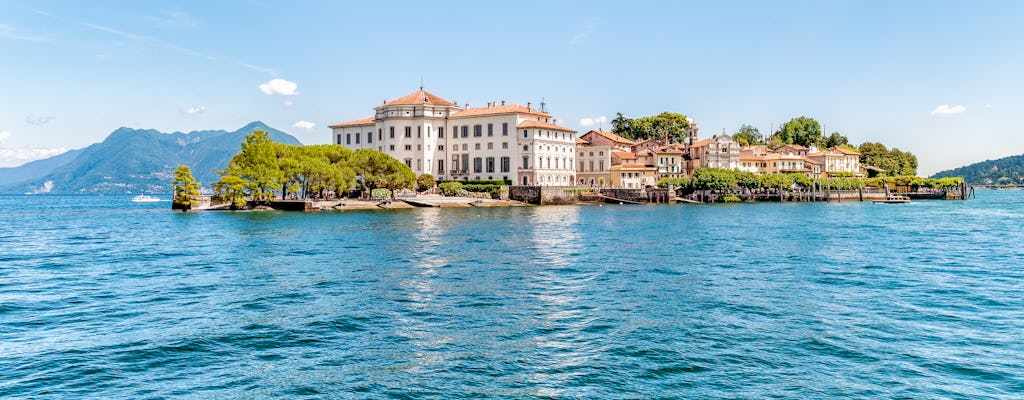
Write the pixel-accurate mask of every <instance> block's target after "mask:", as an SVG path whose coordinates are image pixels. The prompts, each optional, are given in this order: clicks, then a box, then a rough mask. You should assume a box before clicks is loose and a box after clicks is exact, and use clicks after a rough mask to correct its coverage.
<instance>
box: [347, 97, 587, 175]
mask: <svg viewBox="0 0 1024 400" xmlns="http://www.w3.org/2000/svg"><path fill="white" fill-rule="evenodd" d="M374 111H375V114H374V116H373V117H370V118H363V119H358V120H354V121H349V122H343V123H340V124H336V125H331V126H330V128H331V134H332V136H333V142H334V143H335V144H339V145H342V146H345V147H347V148H350V149H356V150H358V149H373V150H379V151H381V152H384V153H386V154H388V155H390V156H392V157H394V158H396V159H398V160H402V161H404V162H405V163H406V165H408V166H409V167H410V168H411V169H412V170H413V172H415V173H416V174H417V175H419V174H424V173H426V174H431V175H433V176H434V177H435V178H437V179H439V180H480V179H486V180H493V179H504V180H509V181H512V182H513V184H516V185H540V186H569V185H572V184H573V182H574V181H575V176H576V167H575V165H576V162H575V154H576V152H575V149H576V142H575V139H576V131H574V130H572V129H569V128H566V127H564V126H560V125H558V124H557V120H555V119H553V118H551V115H550V114H549V113H547V112H546V111H544V110H539V109H536V108H533V107H532V105H531V104H530V103H527V105H526V106H523V105H520V104H505V102H504V101H502V102H501V103H500V104H498V103H497V102H495V103H488V104H487V105H486V106H485V107H475V108H469V106H468V105H467V106H466V107H465V108H463V107H459V106H458V105H457V104H455V103H453V102H450V101H448V100H445V99H443V98H441V97H438V96H436V95H434V94H432V93H430V92H427V91H425V90H423V89H422V88H420V90H418V91H415V92H413V93H410V94H408V95H406V96H404V97H401V98H399V99H396V100H392V101H385V102H384V103H383V104H381V105H379V106H377V107H376V108H374Z"/></svg>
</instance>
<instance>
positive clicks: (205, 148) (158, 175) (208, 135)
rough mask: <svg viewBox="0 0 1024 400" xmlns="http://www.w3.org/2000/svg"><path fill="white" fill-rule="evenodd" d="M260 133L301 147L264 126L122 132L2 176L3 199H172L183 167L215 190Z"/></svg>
mask: <svg viewBox="0 0 1024 400" xmlns="http://www.w3.org/2000/svg"><path fill="white" fill-rule="evenodd" d="M256 129H259V130H265V131H267V132H268V133H269V134H270V138H271V139H272V140H274V141H276V142H280V143H286V144H301V143H300V142H299V141H298V139H296V138H295V137H293V136H291V135H289V134H287V133H284V132H282V131H279V130H277V129H274V128H271V127H269V126H267V125H266V124H264V123H262V122H259V121H257V122H252V123H249V124H248V125H246V126H244V127H242V128H241V129H238V130H236V131H234V132H228V131H223V130H204V131H195V132H189V133H182V132H173V133H162V132H159V131H157V130H153V129H131V128H119V129H117V130H114V131H113V132H111V133H110V135H108V136H107V138H106V139H104V140H103V142H101V143H96V144H93V145H90V146H88V147H86V148H84V149H80V150H72V151H70V152H67V153H64V154H61V155H58V156H54V157H51V158H48V159H45V160H38V161H33V162H31V163H28V164H25V165H23V166H20V167H15V168H7V169H6V171H5V170H0V193H19V194H20V193H32V192H45V193H103V194H125V193H170V191H171V178H172V177H173V171H174V169H175V168H177V166H178V165H181V164H184V165H188V166H190V167H191V168H192V173H193V175H195V177H196V179H197V180H198V181H200V182H202V183H203V186H205V187H210V184H211V183H213V182H215V181H217V180H218V179H220V177H219V176H218V175H217V173H216V171H215V170H216V169H223V168H224V167H225V166H227V163H228V161H229V160H230V159H231V156H233V155H235V153H238V151H240V150H241V149H242V147H241V143H242V142H243V141H245V135H246V134H249V133H251V132H252V131H253V130H256Z"/></svg>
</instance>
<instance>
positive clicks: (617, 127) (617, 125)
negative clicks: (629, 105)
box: [612, 113, 633, 136]
mask: <svg viewBox="0 0 1024 400" xmlns="http://www.w3.org/2000/svg"><path fill="white" fill-rule="evenodd" d="M631 122H633V120H632V119H629V118H626V116H625V115H622V113H615V119H613V120H612V133H614V134H616V135H619V136H622V135H623V134H630V132H629V130H630V123H631Z"/></svg>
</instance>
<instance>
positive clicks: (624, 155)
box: [612, 151, 636, 160]
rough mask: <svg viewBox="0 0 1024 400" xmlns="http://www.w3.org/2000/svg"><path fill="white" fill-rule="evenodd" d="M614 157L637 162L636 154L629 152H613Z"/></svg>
mask: <svg viewBox="0 0 1024 400" xmlns="http://www.w3.org/2000/svg"><path fill="white" fill-rule="evenodd" d="M612 155H613V156H615V157H618V158H620V159H623V160H636V154H633V153H630V152H628V151H613V152H612Z"/></svg>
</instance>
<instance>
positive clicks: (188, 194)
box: [171, 165, 201, 211]
mask: <svg viewBox="0 0 1024 400" xmlns="http://www.w3.org/2000/svg"><path fill="white" fill-rule="evenodd" d="M171 185H172V186H173V191H174V196H173V201H174V203H175V204H178V205H180V206H181V207H182V211H186V210H190V209H192V205H194V204H195V202H196V200H198V199H199V196H200V195H201V194H200V193H199V186H200V183H199V182H196V178H194V177H192V169H191V168H189V167H188V166H186V165H179V166H178V169H176V170H174V180H173V181H171Z"/></svg>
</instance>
